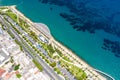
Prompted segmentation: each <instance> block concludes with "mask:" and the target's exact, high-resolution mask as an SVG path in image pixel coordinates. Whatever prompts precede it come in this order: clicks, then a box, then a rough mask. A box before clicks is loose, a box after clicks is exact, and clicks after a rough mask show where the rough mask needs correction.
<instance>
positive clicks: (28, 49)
mask: <svg viewBox="0 0 120 80" xmlns="http://www.w3.org/2000/svg"><path fill="white" fill-rule="evenodd" d="M0 21H1V22H2V23H3V24H4V25H5V26H6V27H8V30H9V31H10V32H12V33H13V34H14V36H15V39H17V40H18V41H19V42H20V43H22V46H23V48H24V50H25V51H26V52H27V53H28V54H29V55H30V56H31V57H32V58H33V59H35V60H37V61H38V62H39V63H40V64H41V65H42V66H43V69H44V71H45V72H46V73H47V74H48V75H49V76H50V77H51V78H52V80H63V78H61V77H60V76H59V75H58V74H57V73H55V72H54V70H53V69H52V68H51V67H50V66H49V65H47V63H46V62H45V61H43V59H42V58H41V57H40V56H38V55H37V53H36V52H35V51H34V50H33V49H32V48H31V46H29V45H28V44H27V43H26V41H25V40H24V39H23V38H21V36H20V35H19V34H18V33H17V32H16V31H15V30H14V29H13V28H12V26H11V25H10V24H9V23H8V22H6V20H5V19H3V18H2V17H1V16H0ZM31 52H32V53H31ZM33 53H34V55H33Z"/></svg>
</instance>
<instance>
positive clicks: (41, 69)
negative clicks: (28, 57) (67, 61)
mask: <svg viewBox="0 0 120 80" xmlns="http://www.w3.org/2000/svg"><path fill="white" fill-rule="evenodd" d="M33 63H34V64H35V65H36V67H37V68H38V69H39V70H40V71H43V67H42V66H41V64H39V63H38V62H37V61H36V60H34V59H33Z"/></svg>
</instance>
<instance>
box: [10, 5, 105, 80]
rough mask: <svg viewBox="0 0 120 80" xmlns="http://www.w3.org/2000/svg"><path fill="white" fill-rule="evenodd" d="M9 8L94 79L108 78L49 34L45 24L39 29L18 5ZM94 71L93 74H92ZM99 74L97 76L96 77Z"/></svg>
mask: <svg viewBox="0 0 120 80" xmlns="http://www.w3.org/2000/svg"><path fill="white" fill-rule="evenodd" d="M8 8H9V9H11V10H12V11H13V12H14V13H16V14H17V15H18V16H19V17H21V18H22V19H24V20H25V21H26V22H27V23H29V25H30V26H31V30H33V31H34V32H35V33H36V34H37V35H39V34H42V35H43V36H44V37H45V38H46V39H48V40H49V41H50V43H51V44H52V45H53V46H55V47H56V48H58V49H59V50H60V51H62V52H63V54H64V55H66V56H68V57H69V58H70V59H71V60H72V61H73V64H75V65H76V66H78V67H80V68H82V69H83V70H84V71H85V72H86V74H87V75H91V76H92V77H93V79H94V80H107V79H106V78H104V77H103V76H101V75H100V74H99V73H97V72H96V71H95V69H94V68H92V67H91V66H90V65H89V64H87V63H86V62H85V61H84V60H82V59H81V58H79V57H78V56H77V55H76V54H75V53H74V52H72V51H71V50H70V49H68V48H67V47H65V46H64V45H62V44H61V43H59V42H58V41H56V40H55V39H54V38H53V37H52V36H50V35H49V36H48V34H49V33H50V32H49V31H48V30H45V28H44V26H41V28H44V29H43V30H44V31H43V30H42V29H40V30H38V29H37V28H36V27H35V26H36V25H35V23H33V22H32V21H31V20H30V19H28V18H26V17H25V16H24V14H22V13H20V12H19V11H18V10H17V9H16V6H15V5H14V6H8ZM91 73H92V74H91ZM96 76H97V77H96Z"/></svg>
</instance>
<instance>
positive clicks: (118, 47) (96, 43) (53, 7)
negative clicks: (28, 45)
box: [0, 0, 120, 80]
mask: <svg viewBox="0 0 120 80" xmlns="http://www.w3.org/2000/svg"><path fill="white" fill-rule="evenodd" d="M58 2H59V3H58ZM13 4H14V5H17V9H18V10H20V11H21V12H22V13H23V14H25V16H27V17H28V18H30V19H31V20H32V21H34V22H42V23H45V24H46V25H48V27H49V29H50V31H51V34H52V35H53V36H54V37H55V39H56V40H58V41H60V42H61V43H63V44H64V45H65V46H67V47H68V48H70V49H71V50H72V51H74V52H75V53H76V55H78V56H79V57H80V58H82V59H83V60H85V61H86V62H87V63H88V64H90V65H91V66H92V67H94V68H97V69H99V70H101V71H103V72H105V73H107V74H109V75H111V76H112V77H114V78H115V79H116V80H120V1H119V0H0V5H13Z"/></svg>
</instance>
